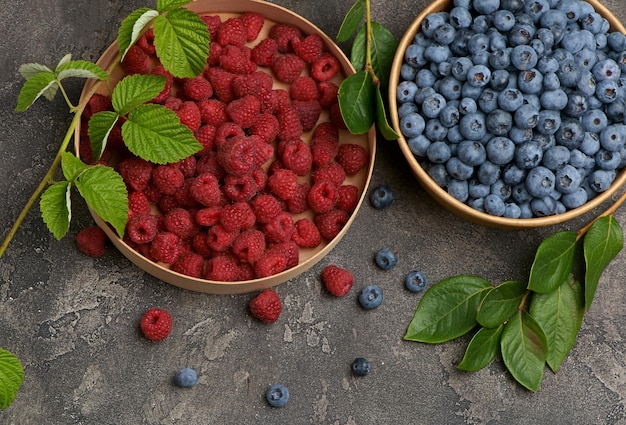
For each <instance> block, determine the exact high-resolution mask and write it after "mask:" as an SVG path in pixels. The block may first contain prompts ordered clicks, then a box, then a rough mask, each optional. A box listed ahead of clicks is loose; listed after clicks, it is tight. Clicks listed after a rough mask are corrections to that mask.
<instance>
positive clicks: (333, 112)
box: [328, 102, 347, 130]
mask: <svg viewBox="0 0 626 425" xmlns="http://www.w3.org/2000/svg"><path fill="white" fill-rule="evenodd" d="M328 112H329V115H330V120H331V121H332V122H333V123H334V124H335V125H336V126H337V127H338V128H342V129H344V130H345V129H346V128H347V127H346V122H345V121H344V120H343V115H341V109H340V108H339V102H337V103H333V104H332V105H330V107H329V108H328Z"/></svg>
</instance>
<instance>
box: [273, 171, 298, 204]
mask: <svg viewBox="0 0 626 425" xmlns="http://www.w3.org/2000/svg"><path fill="white" fill-rule="evenodd" d="M267 185H268V187H269V189H270V191H271V192H272V193H273V194H274V195H276V197H277V198H278V199H282V200H284V201H286V200H288V199H291V198H293V197H294V196H295V194H296V190H297V189H298V176H297V175H296V173H294V172H293V171H291V170H286V169H281V170H276V171H275V172H274V174H272V175H271V176H269V178H268V180H267Z"/></svg>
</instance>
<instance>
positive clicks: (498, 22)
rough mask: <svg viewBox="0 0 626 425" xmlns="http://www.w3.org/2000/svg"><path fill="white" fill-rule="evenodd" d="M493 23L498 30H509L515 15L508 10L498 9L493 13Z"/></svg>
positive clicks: (513, 23)
mask: <svg viewBox="0 0 626 425" xmlns="http://www.w3.org/2000/svg"><path fill="white" fill-rule="evenodd" d="M493 25H494V26H495V27H496V28H497V29H498V30H499V31H502V32H507V31H510V30H511V28H513V25H515V15H514V14H513V12H511V11H510V10H506V9H505V10H498V11H496V13H495V14H494V15H493Z"/></svg>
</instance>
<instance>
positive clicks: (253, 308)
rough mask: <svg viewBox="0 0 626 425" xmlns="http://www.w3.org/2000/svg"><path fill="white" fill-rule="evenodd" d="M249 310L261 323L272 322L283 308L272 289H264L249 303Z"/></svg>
mask: <svg viewBox="0 0 626 425" xmlns="http://www.w3.org/2000/svg"><path fill="white" fill-rule="evenodd" d="M249 308H250V312H251V313H252V315H253V316H254V317H256V318H257V319H259V320H260V321H261V322H263V323H274V322H276V321H277V320H278V317H279V316H280V313H281V311H282V309H283V303H282V301H281V300H280V297H279V296H278V294H277V293H276V291H274V290H273V289H265V290H263V291H262V292H261V293H260V294H259V295H257V296H256V297H254V298H253V299H252V300H251V301H250V303H249Z"/></svg>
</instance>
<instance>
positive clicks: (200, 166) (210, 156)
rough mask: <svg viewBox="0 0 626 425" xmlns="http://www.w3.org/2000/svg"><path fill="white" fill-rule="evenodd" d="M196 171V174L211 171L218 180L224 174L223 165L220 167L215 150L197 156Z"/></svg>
mask: <svg viewBox="0 0 626 425" xmlns="http://www.w3.org/2000/svg"><path fill="white" fill-rule="evenodd" d="M196 172H197V173H198V175H200V174H202V173H211V174H213V175H214V176H215V178H217V179H218V180H220V179H222V178H223V177H224V176H225V175H226V171H225V170H224V167H222V166H221V165H220V164H219V162H218V161H217V152H216V151H211V152H207V153H205V154H203V155H202V156H201V157H200V158H198V162H197V163H196Z"/></svg>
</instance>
